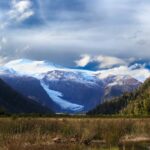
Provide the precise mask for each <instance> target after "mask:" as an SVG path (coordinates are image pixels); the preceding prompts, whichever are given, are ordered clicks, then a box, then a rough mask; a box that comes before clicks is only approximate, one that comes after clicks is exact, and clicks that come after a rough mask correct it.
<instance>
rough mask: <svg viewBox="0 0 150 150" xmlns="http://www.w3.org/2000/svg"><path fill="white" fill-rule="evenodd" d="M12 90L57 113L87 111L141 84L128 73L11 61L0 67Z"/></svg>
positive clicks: (0, 75)
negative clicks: (102, 71)
mask: <svg viewBox="0 0 150 150" xmlns="http://www.w3.org/2000/svg"><path fill="white" fill-rule="evenodd" d="M0 77H1V78H2V79H3V80H4V81H5V82H6V83H7V84H9V85H10V86H11V87H12V88H13V89H15V90H16V91H18V92H19V93H21V94H22V95H24V96H27V97H28V98H31V99H34V100H35V101H36V102H38V103H40V104H42V105H43V106H47V107H48V108H51V109H52V110H54V111H55V112H58V113H79V112H87V111H89V110H91V109H93V108H95V107H96V106H97V105H98V104H101V103H103V102H104V100H107V101H109V100H110V99H111V98H112V97H117V96H120V95H122V94H123V93H124V92H131V91H133V90H134V89H136V88H137V87H138V86H139V85H140V84H141V83H140V82H139V81H137V80H136V79H134V78H133V77H131V76H124V75H122V76H121V75H117V76H115V75H111V76H105V78H100V77H101V73H100V72H93V71H87V70H79V69H70V68H65V67H60V66H58V65H54V64H52V63H48V62H44V61H32V60H26V59H20V60H14V61H11V62H9V63H7V64H6V65H4V67H3V68H0Z"/></svg>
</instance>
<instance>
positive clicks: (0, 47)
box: [0, 37, 7, 51]
mask: <svg viewBox="0 0 150 150" xmlns="http://www.w3.org/2000/svg"><path fill="white" fill-rule="evenodd" d="M6 44H7V39H6V38H5V37H2V38H0V51H2V50H3V48H4V46H5V45H6Z"/></svg>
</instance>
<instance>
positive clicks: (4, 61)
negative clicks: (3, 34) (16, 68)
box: [0, 56, 8, 66]
mask: <svg viewBox="0 0 150 150" xmlns="http://www.w3.org/2000/svg"><path fill="white" fill-rule="evenodd" d="M7 61H8V58H7V57H1V56H0V66H3V65H4V64H5V63H6V62H7Z"/></svg>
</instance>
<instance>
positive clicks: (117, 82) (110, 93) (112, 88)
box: [103, 75, 141, 100]
mask: <svg viewBox="0 0 150 150" xmlns="http://www.w3.org/2000/svg"><path fill="white" fill-rule="evenodd" d="M103 82H104V85H105V94H104V97H105V100H107V99H110V98H112V97H116V96H120V95H121V94H122V93H124V92H131V91H133V90H134V89H136V88H137V87H139V86H140V85H141V82H139V81H138V80H136V79H134V78H133V77H131V76H129V75H124V76H123V75H117V76H114V75H110V76H108V77H106V78H104V79H103Z"/></svg>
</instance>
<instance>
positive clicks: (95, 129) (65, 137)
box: [0, 118, 150, 150]
mask: <svg viewBox="0 0 150 150" xmlns="http://www.w3.org/2000/svg"><path fill="white" fill-rule="evenodd" d="M149 137H150V119H148V118H145V119H130V118H113V119H109V118H1V119H0V148H1V149H2V150H28V149H30V150H43V149H44V150H58V149H61V150H66V149H70V150H107V149H111V150H118V149H119V148H118V147H120V149H122V145H123V143H124V142H126V141H132V140H134V141H133V142H138V139H141V140H143V142H144V141H147V142H149ZM131 145H132V144H131ZM134 145H135V144H134ZM132 147H133V145H132Z"/></svg>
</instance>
